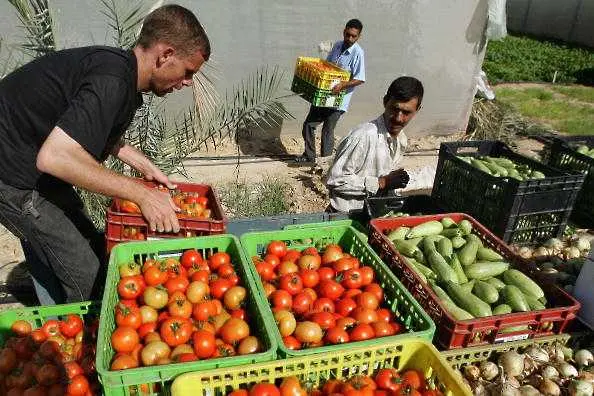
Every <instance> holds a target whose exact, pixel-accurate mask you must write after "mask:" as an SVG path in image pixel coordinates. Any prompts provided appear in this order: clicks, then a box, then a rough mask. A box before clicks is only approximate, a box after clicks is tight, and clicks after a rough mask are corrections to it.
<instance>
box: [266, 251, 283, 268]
mask: <svg viewBox="0 0 594 396" xmlns="http://www.w3.org/2000/svg"><path fill="white" fill-rule="evenodd" d="M264 261H266V262H267V263H269V264H270V265H272V268H276V267H278V266H279V265H280V259H279V258H278V256H277V255H275V254H267V255H266V256H264Z"/></svg>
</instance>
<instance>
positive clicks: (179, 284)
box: [165, 276, 190, 294]
mask: <svg viewBox="0 0 594 396" xmlns="http://www.w3.org/2000/svg"><path fill="white" fill-rule="evenodd" d="M189 285H190V281H189V280H188V278H187V277H185V276H175V277H173V278H169V279H168V280H167V282H165V288H166V289H167V291H168V292H169V294H173V293H175V292H176V291H179V292H182V293H185V292H186V289H187V288H188V286H189Z"/></svg>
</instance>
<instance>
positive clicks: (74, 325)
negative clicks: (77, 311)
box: [60, 314, 83, 338]
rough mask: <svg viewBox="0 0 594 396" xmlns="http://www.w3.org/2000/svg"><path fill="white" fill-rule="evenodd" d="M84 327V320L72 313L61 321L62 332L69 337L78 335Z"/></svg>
mask: <svg viewBox="0 0 594 396" xmlns="http://www.w3.org/2000/svg"><path fill="white" fill-rule="evenodd" d="M82 329H83V320H82V319H81V318H80V316H78V315H73V314H70V315H68V316H67V317H66V319H65V320H64V321H62V322H60V332H61V333H62V335H64V336H65V337H67V338H72V337H74V336H76V335H77V334H78V333H79V332H80V331H81V330H82Z"/></svg>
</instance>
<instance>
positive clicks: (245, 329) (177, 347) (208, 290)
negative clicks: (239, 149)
mask: <svg viewBox="0 0 594 396" xmlns="http://www.w3.org/2000/svg"><path fill="white" fill-rule="evenodd" d="M273 323H274V322H273V319H272V317H271V315H270V314H269V313H267V312H266V311H265V310H264V309H263V302H262V301H261V298H260V297H259V293H258V292H257V291H256V287H255V285H254V279H253V276H252V274H251V271H250V270H249V268H248V264H247V262H246V261H245V259H244V256H243V254H242V251H241V247H240V245H239V241H238V240H237V238H235V237H233V236H231V235H212V236H206V237H197V238H185V239H168V240H161V241H150V242H131V243H126V244H120V245H118V246H116V247H115V248H114V249H113V250H112V252H111V256H110V261H109V267H108V273H107V283H106V288H105V292H104V295H103V301H102V306H101V323H100V326H99V338H98V344H97V350H98V354H97V371H98V373H99V379H100V381H101V383H102V385H103V389H104V392H105V394H106V395H107V396H120V395H129V394H130V390H131V389H138V388H139V387H142V388H143V389H148V390H149V391H150V392H153V393H156V394H161V393H165V394H167V393H166V392H167V390H168V388H169V386H170V385H171V381H172V380H173V379H174V378H175V377H176V376H177V375H179V374H182V373H187V372H193V371H199V370H205V369H211V368H220V367H232V366H236V365H251V364H253V363H258V362H263V361H269V360H273V359H274V358H275V357H276V349H277V348H276V341H275V340H274V338H273V337H272V335H271V334H272V330H271V329H270V328H271V327H272V326H273ZM150 394H152V393H150Z"/></svg>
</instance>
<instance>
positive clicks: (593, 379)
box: [577, 371, 594, 385]
mask: <svg viewBox="0 0 594 396" xmlns="http://www.w3.org/2000/svg"><path fill="white" fill-rule="evenodd" d="M577 378H578V379H579V380H582V381H587V382H589V383H591V384H592V385H594V373H590V372H588V371H582V372H581V373H580V375H578V377H577Z"/></svg>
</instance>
